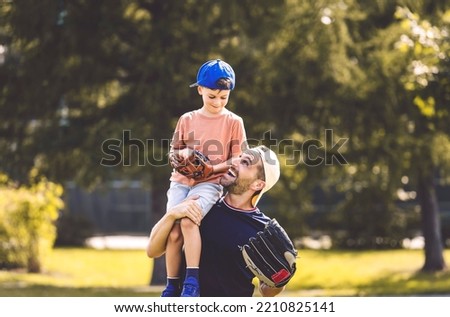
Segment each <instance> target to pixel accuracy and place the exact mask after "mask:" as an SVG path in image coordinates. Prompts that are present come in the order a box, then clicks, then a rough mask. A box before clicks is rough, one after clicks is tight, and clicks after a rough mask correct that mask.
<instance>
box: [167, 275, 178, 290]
mask: <svg viewBox="0 0 450 317" xmlns="http://www.w3.org/2000/svg"><path fill="white" fill-rule="evenodd" d="M167 286H173V287H175V288H180V286H181V281H180V278H179V277H168V278H167Z"/></svg>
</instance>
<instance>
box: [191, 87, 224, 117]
mask: <svg viewBox="0 0 450 317" xmlns="http://www.w3.org/2000/svg"><path fill="white" fill-rule="evenodd" d="M197 88H198V93H199V95H200V96H202V100H203V108H204V109H205V110H206V111H207V112H208V113H210V114H219V113H221V112H222V110H223V108H225V106H226V105H227V103H228V98H229V97H230V90H218V89H217V90H212V89H209V88H206V87H202V86H199V87H197Z"/></svg>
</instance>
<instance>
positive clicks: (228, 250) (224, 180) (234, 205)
mask: <svg viewBox="0 0 450 317" xmlns="http://www.w3.org/2000/svg"><path fill="white" fill-rule="evenodd" d="M279 177H280V164H279V162H278V159H277V157H276V155H275V153H274V152H273V151H271V150H270V149H268V148H266V147H265V146H258V147H255V148H253V149H249V150H246V151H245V152H244V153H243V154H242V155H241V157H240V158H239V159H237V160H234V162H233V164H232V166H231V168H230V169H229V171H228V173H226V174H224V175H223V176H222V177H221V179H220V184H221V185H222V186H223V187H224V188H225V189H226V191H227V193H226V195H225V196H224V197H222V198H221V199H220V200H219V201H218V202H217V203H216V204H215V205H214V206H213V207H212V209H211V211H210V212H209V213H208V214H207V215H206V216H205V218H204V219H203V220H202V219H201V217H202V216H201V209H200V207H199V205H198V204H197V202H196V201H195V200H196V199H197V198H198V197H189V198H188V199H186V200H185V201H183V202H182V203H180V204H178V205H177V206H175V207H173V208H171V209H170V210H168V211H167V213H166V214H165V215H164V216H163V217H162V218H161V219H160V221H159V222H158V223H157V224H156V225H155V226H154V227H153V229H152V231H151V233H150V237H149V242H148V245H147V255H148V256H149V257H151V258H155V257H159V256H161V255H162V254H164V252H165V247H166V241H167V237H168V235H169V232H170V230H171V228H172V226H173V224H174V223H175V221H176V220H177V219H180V218H184V217H187V218H189V219H191V221H193V222H194V223H196V224H197V225H200V223H201V226H200V232H201V239H202V245H203V247H202V254H201V259H200V268H201V274H200V294H201V296H207V297H219V296H234V297H237V296H239V297H242V296H252V295H253V292H254V286H253V284H252V280H253V278H254V275H253V273H252V272H251V271H250V270H249V269H248V268H247V267H246V264H245V262H244V259H243V257H242V253H241V249H240V247H241V246H243V245H244V244H246V243H247V242H248V239H249V238H250V237H253V236H255V235H256V233H257V232H259V231H262V230H263V229H264V226H265V224H266V223H267V222H268V221H269V220H270V218H269V217H267V216H266V215H264V214H263V213H262V212H261V211H260V210H259V209H258V208H257V207H256V204H257V203H258V201H259V200H260V198H261V196H262V195H263V194H264V193H265V192H267V191H268V190H269V189H270V188H272V186H274V185H275V183H276V182H277V181H278V179H279ZM283 289H284V287H280V288H275V287H269V286H268V285H266V284H265V283H263V282H261V281H260V282H259V291H260V293H261V295H262V296H275V295H277V294H279V293H280V292H281V291H282V290H283Z"/></svg>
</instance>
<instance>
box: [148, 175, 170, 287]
mask: <svg viewBox="0 0 450 317" xmlns="http://www.w3.org/2000/svg"><path fill="white" fill-rule="evenodd" d="M152 183H153V186H152V197H153V199H152V216H151V218H152V226H154V225H155V224H156V223H157V222H158V221H159V219H161V217H162V216H163V215H164V213H165V212H166V203H167V196H166V193H167V189H168V181H167V175H165V178H164V181H162V180H158V176H157V175H155V178H154V179H153V182H152ZM165 184H167V187H164V185H165ZM165 284H166V257H165V256H164V255H163V256H161V257H159V258H157V259H154V262H153V273H152V274H151V280H150V285H165Z"/></svg>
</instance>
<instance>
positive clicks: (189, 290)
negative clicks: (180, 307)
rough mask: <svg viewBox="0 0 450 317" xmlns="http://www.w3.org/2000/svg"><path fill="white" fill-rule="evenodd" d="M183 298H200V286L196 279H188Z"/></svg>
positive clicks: (184, 286) (185, 282)
mask: <svg viewBox="0 0 450 317" xmlns="http://www.w3.org/2000/svg"><path fill="white" fill-rule="evenodd" d="M181 297H200V285H199V284H198V280H197V279H196V278H195V277H192V276H190V277H188V278H186V280H185V281H184V284H183V290H182V291H181Z"/></svg>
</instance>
